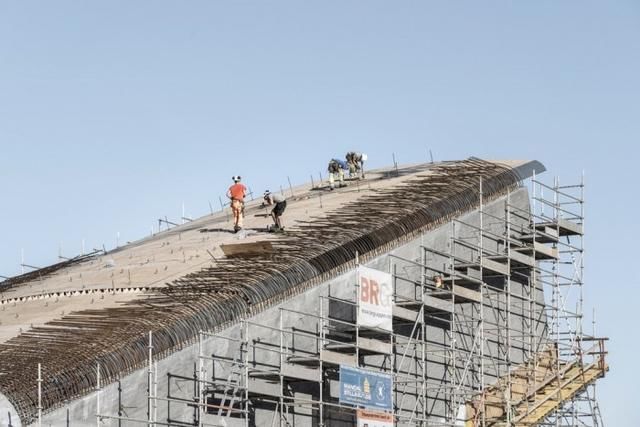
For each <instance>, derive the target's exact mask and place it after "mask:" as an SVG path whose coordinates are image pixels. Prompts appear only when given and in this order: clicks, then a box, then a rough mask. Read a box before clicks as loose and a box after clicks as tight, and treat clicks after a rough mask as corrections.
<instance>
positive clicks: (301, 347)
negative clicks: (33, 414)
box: [0, 189, 546, 427]
mask: <svg viewBox="0 0 640 427" xmlns="http://www.w3.org/2000/svg"><path fill="white" fill-rule="evenodd" d="M510 197H511V201H510V202H511V204H513V205H517V206H519V207H520V208H521V209H526V210H528V203H529V202H528V195H527V191H526V189H520V190H518V191H516V192H514V193H512V194H511V196H510ZM504 203H505V199H504V198H502V199H499V200H497V201H495V202H493V203H491V204H490V205H488V206H485V212H487V213H489V214H491V215H494V216H497V217H501V216H503V215H504V211H505V210H504V209H505V208H504V206H505V204H504ZM460 220H461V221H463V222H465V223H468V224H471V225H474V224H475V225H477V224H478V223H479V215H478V214H477V212H476V213H470V214H468V215H465V216H463V217H461V218H460ZM522 221H526V220H525V219H523V220H522ZM485 222H487V221H486V220H485ZM485 226H488V228H490V229H491V230H493V231H494V232H495V233H496V234H499V233H502V232H503V229H502V227H503V225H501V224H500V223H499V221H497V220H496V221H495V224H488V223H485ZM458 227H459V229H458V230H457V231H456V232H457V233H458V237H464V238H467V237H468V238H469V239H470V240H473V238H474V237H473V234H474V233H473V230H472V229H471V228H467V229H465V227H460V226H458ZM451 231H452V228H451V225H445V226H442V227H440V228H439V229H436V230H434V231H432V232H429V233H427V234H425V235H423V236H421V237H420V238H418V239H415V240H414V241H412V242H410V243H408V244H405V245H403V246H401V247H399V248H397V249H395V250H393V251H391V252H390V254H387V255H384V256H381V257H378V258H377V259H375V260H373V261H371V262H369V263H368V264H367V265H368V266H369V267H372V268H376V269H379V270H382V271H388V272H392V271H394V270H395V271H396V275H397V276H398V279H396V281H395V282H396V283H395V286H396V292H397V293H398V294H399V295H406V296H407V297H410V298H413V297H415V285H414V284H412V283H411V281H415V282H418V283H420V281H421V280H422V269H421V268H420V267H418V266H416V265H415V264H413V263H411V262H408V261H402V260H400V259H399V258H398V257H401V258H405V259H407V260H413V261H415V262H420V261H421V259H422V250H421V246H427V247H430V248H435V249H439V250H441V251H443V252H446V251H448V250H449V245H450V244H451V239H450V237H451ZM467 234H468V236H467ZM476 234H477V233H476ZM489 243H490V242H485V244H487V245H488V244H489ZM496 249H497V247H496ZM426 262H427V264H428V265H430V266H431V267H433V268H438V269H441V270H442V269H443V265H441V264H442V263H443V262H445V261H443V259H438V257H433V258H431V259H429V258H427V259H426ZM445 267H446V265H445ZM355 283H356V272H355V271H351V272H348V273H346V274H344V275H341V276H339V277H336V278H335V279H333V280H330V281H328V282H326V283H324V284H322V285H320V286H317V287H316V288H314V289H311V290H309V291H307V292H306V293H304V294H301V295H299V296H296V297H294V298H291V299H290V300H289V301H287V302H286V303H285V304H281V305H278V306H274V307H271V308H269V309H268V310H266V311H264V312H262V313H260V314H259V315H257V316H254V317H253V318H251V319H249V321H250V323H251V324H250V325H249V327H248V332H249V349H248V350H249V358H250V360H252V361H254V362H255V363H256V364H258V365H260V366H262V367H265V366H268V365H272V366H274V367H275V366H277V365H278V364H279V362H280V355H279V354H278V353H277V351H279V343H280V333H279V332H278V331H277V329H279V328H280V325H281V321H282V323H283V324H284V325H285V326H286V327H288V328H289V329H290V328H291V327H292V326H294V327H295V328H296V329H297V330H305V331H309V332H313V331H317V329H318V321H317V319H316V318H314V317H312V315H318V314H319V306H320V304H319V299H320V296H321V295H323V296H328V295H331V296H332V297H335V298H341V299H345V300H351V301H353V300H354V297H355V287H354V285H355ZM511 286H512V292H514V293H518V292H523V291H524V289H525V288H526V283H514V281H512V284H511ZM495 298H496V300H499V299H500V298H503V295H502V294H501V293H500V292H497V291H496V295H495ZM536 298H537V299H538V302H539V303H540V304H541V303H542V302H543V295H542V292H541V291H540V292H539V293H537V295H536ZM330 308H331V311H332V315H336V316H338V317H340V318H343V317H344V318H351V319H352V320H353V310H352V309H351V308H349V307H345V306H343V305H340V304H333V305H332V306H331V307H330ZM281 309H287V310H297V311H299V312H300V313H303V314H300V313H293V312H287V311H282V317H281ZM455 309H456V312H457V314H459V315H463V314H470V313H477V311H478V306H477V304H460V305H457V306H456V308H455ZM526 310H527V307H524V306H522V307H516V306H512V315H511V318H510V320H511V322H512V327H513V328H525V327H527V325H525V324H524V323H523V320H522V315H523V314H525V315H526V314H527V313H526ZM485 315H486V316H488V317H487V318H488V319H491V317H490V316H494V313H492V312H491V310H488V309H485ZM432 323H433V324H430V325H428V326H427V327H426V328H425V329H426V336H425V338H426V341H427V348H426V354H425V355H424V357H425V359H426V365H425V368H426V372H425V376H426V377H427V378H428V379H429V381H430V382H433V383H438V382H440V383H448V382H450V381H451V380H452V378H451V372H447V369H446V364H445V363H443V360H442V358H441V357H438V356H437V354H436V353H435V352H437V351H440V354H442V351H441V350H442V348H443V347H446V346H449V345H450V344H451V340H452V339H455V340H456V342H457V343H460V344H459V345H460V346H462V344H464V345H466V346H471V343H470V342H469V341H470V340H472V339H473V336H472V334H470V333H469V328H464V327H460V328H459V330H457V331H456V333H455V334H454V335H453V336H451V335H450V334H449V333H448V332H447V331H445V330H443V328H442V325H441V324H440V325H439V324H438V321H437V319H433V322H432ZM545 323H546V321H545V319H544V318H543V317H541V318H540V319H539V320H538V322H536V324H535V325H533V326H532V327H533V329H534V330H535V331H536V333H537V334H538V335H542V334H543V330H544V325H545ZM405 329H406V330H404V332H403V333H404V334H405V335H408V334H409V333H410V332H411V330H410V329H411V328H409V327H407V328H405ZM241 332H242V327H241V325H234V326H232V327H229V328H227V329H226V330H224V331H223V332H222V333H221V334H222V335H224V336H227V337H235V338H239V337H240V335H241ZM285 342H287V346H290V347H291V348H294V349H296V350H297V351H299V352H304V351H305V347H306V350H307V351H309V352H315V351H316V349H315V348H313V346H314V344H315V343H314V340H313V339H308V340H307V341H305V339H297V341H296V342H295V343H292V342H290V339H289V338H287V339H285ZM528 345H529V344H528V343H523V344H521V345H520V346H513V347H515V348H512V352H511V354H510V358H511V361H512V363H519V362H521V361H522V360H524V358H525V357H526V355H527V354H528V352H529V351H530V349H529V348H528ZM203 346H204V350H203V353H204V354H205V355H214V354H215V355H216V356H217V357H226V358H228V359H229V360H233V359H234V358H236V357H237V356H238V354H239V345H238V344H237V343H235V342H232V341H229V340H226V339H221V338H213V337H210V338H207V339H205V340H204V341H203ZM309 347H311V348H309ZM502 347H503V343H502V341H501V340H500V336H499V335H498V336H496V337H491V338H489V339H486V340H485V343H484V351H485V353H487V352H494V353H496V352H498V351H499V350H500V348H502ZM269 348H271V349H272V350H274V351H268V350H267V349H269ZM257 349H260V350H257ZM398 351H399V350H398V348H396V352H398ZM420 351H421V350H420ZM420 351H419V352H417V353H416V354H413V355H412V356H411V357H409V358H405V359H404V360H403V363H405V365H403V369H407V370H409V371H412V372H421V369H423V368H421V367H420V364H419V363H418V362H419V361H420V360H421V357H422V354H421V353H420ZM400 356H401V354H400V355H399V354H396V355H395V356H394V357H391V358H389V357H385V356H375V355H373V356H367V357H362V358H361V360H360V363H361V364H362V366H365V367H366V366H368V367H372V368H374V367H380V366H385V367H389V366H390V364H395V365H396V366H398V365H399V363H400V359H401V357H400ZM471 362H472V363H471V368H470V374H469V376H468V377H467V378H466V379H464V380H462V381H463V382H468V383H469V384H471V382H474V383H475V386H477V383H478V382H479V367H478V360H477V357H475V358H474V357H472V358H471ZM455 365H456V367H457V369H458V373H457V375H458V376H459V374H460V372H461V371H462V370H463V369H464V367H465V366H464V365H465V363H464V360H458V361H457V363H456V364H455ZM205 366H206V367H207V375H208V376H211V375H213V374H215V376H216V377H217V378H225V377H228V376H229V372H228V371H229V369H228V366H229V364H228V363H227V364H223V363H219V362H215V363H214V362H211V361H207V362H206V363H205ZM404 366H406V367H404ZM506 368H507V366H506V365H500V367H499V368H498V369H497V370H496V369H494V371H491V369H489V368H487V370H485V383H490V382H492V381H493V379H495V377H496V376H498V375H501V374H503V373H504V372H505V371H504V370H503V369H506ZM156 369H157V374H156V375H157V386H156V387H157V395H158V396H159V397H161V398H171V399H183V400H185V402H182V403H179V402H170V401H163V400H158V402H157V408H156V409H155V411H156V414H157V415H156V419H157V420H159V421H163V422H169V423H175V424H176V425H179V423H192V422H193V420H194V416H195V415H194V408H193V406H189V405H188V404H186V402H193V397H194V396H196V395H197V393H196V391H195V382H194V380H193V378H194V375H195V373H196V371H197V369H198V345H197V344H194V345H191V346H190V347H188V348H185V349H183V350H181V351H178V352H176V353H174V354H172V355H170V356H168V357H166V358H164V359H162V360H159V361H158V362H157V365H156ZM147 378H148V373H147V370H146V369H140V370H138V371H136V372H134V373H132V374H130V375H127V376H126V377H124V378H122V379H121V380H120V382H119V383H113V384H109V385H107V386H105V387H104V388H102V390H101V391H100V393H99V398H100V413H101V414H105V415H117V414H118V411H119V407H120V415H121V416H124V417H127V418H133V419H146V417H147V403H148V402H147V396H146V390H147ZM285 391H286V392H287V393H288V394H293V395H295V396H296V397H298V398H300V397H304V398H307V399H314V400H317V399H318V396H319V390H318V387H317V386H313V385H309V384H308V383H304V382H302V381H301V382H292V383H290V384H288V386H287V388H286V390H285ZM336 392H337V381H336V378H333V379H331V378H330V379H329V380H328V382H327V384H326V385H325V398H326V397H328V396H331V397H337V395H336ZM395 398H396V402H395V403H396V404H397V405H399V404H400V400H401V397H400V395H399V394H398V393H397V394H396V397H395ZM97 400H98V394H97V393H94V394H93V395H89V396H86V397H84V398H81V399H78V400H75V401H73V402H70V403H69V404H68V405H67V406H66V407H64V408H60V409H57V410H54V411H51V412H49V413H47V414H45V415H44V419H43V425H44V426H61V425H71V426H78V425H81V426H82V425H90V424H95V423H96V418H95V413H96V406H97ZM415 404H416V401H415V396H411V395H410V394H409V395H405V397H404V400H403V401H402V406H403V407H404V408H405V410H413V408H414V406H416V405H415ZM453 405H454V401H453V400H452V396H451V395H450V393H445V392H443V391H442V390H441V391H440V392H437V391H434V392H431V393H430V394H429V398H428V401H427V407H426V408H425V411H426V412H427V413H429V414H431V415H432V416H433V418H434V420H437V419H440V418H442V417H445V416H447V415H449V416H450V414H451V412H452V411H455V410H456V408H455V407H453ZM0 407H2V408H4V407H6V405H3V404H2V402H1V401H0ZM417 410H418V411H420V412H421V411H422V407H421V406H420V405H417ZM275 412H276V411H275V404H274V403H270V402H267V401H261V402H256V404H255V405H254V409H253V411H252V418H251V425H256V426H270V425H272V423H273V422H274V416H275V415H274V414H275ZM3 413H6V411H3ZM314 415H316V414H315V413H314V412H312V411H311V410H310V409H309V408H302V409H297V410H296V411H295V412H293V411H292V412H291V413H290V414H289V417H288V418H289V420H290V421H291V422H294V425H296V426H312V425H317V418H315V417H314ZM3 418H5V416H4V415H2V418H0V419H3ZM325 418H326V419H327V422H328V425H331V426H338V427H340V426H343V425H344V426H351V425H354V422H355V420H354V418H353V415H352V414H350V413H345V412H344V411H339V410H334V409H331V408H327V410H326V411H325ZM3 420H4V419H3ZM204 421H205V422H206V423H208V424H209V425H227V426H233V425H241V423H239V422H238V421H237V420H234V419H232V418H225V419H224V420H221V419H219V418H218V417H217V416H215V415H207V416H206V417H205V419H204ZM275 421H276V423H277V418H276V419H275ZM14 424H15V422H14ZM0 425H1V424H0ZM101 425H102V426H118V425H119V424H118V422H117V421H116V420H109V419H103V422H102V424H101ZM121 425H135V424H132V423H130V422H125V421H123V422H122V424H121ZM183 425H184V424H183ZM399 425H402V423H399Z"/></svg>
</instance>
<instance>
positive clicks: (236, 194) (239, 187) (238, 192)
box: [229, 183, 247, 200]
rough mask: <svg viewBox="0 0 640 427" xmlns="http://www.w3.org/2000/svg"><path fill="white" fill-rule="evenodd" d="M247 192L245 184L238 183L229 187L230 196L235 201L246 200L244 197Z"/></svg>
mask: <svg viewBox="0 0 640 427" xmlns="http://www.w3.org/2000/svg"><path fill="white" fill-rule="evenodd" d="M246 192H247V187H245V186H244V184H241V183H237V184H233V185H232V186H231V187H229V194H231V198H232V199H235V200H244V195H245V193H246Z"/></svg>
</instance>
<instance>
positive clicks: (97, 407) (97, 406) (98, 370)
mask: <svg viewBox="0 0 640 427" xmlns="http://www.w3.org/2000/svg"><path fill="white" fill-rule="evenodd" d="M96 426H98V427H99V426H100V362H98V363H96Z"/></svg>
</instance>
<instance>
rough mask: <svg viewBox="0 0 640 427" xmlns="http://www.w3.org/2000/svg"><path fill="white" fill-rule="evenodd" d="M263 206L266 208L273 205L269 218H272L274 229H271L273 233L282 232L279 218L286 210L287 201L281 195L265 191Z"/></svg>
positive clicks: (282, 228)
mask: <svg viewBox="0 0 640 427" xmlns="http://www.w3.org/2000/svg"><path fill="white" fill-rule="evenodd" d="M264 204H265V205H267V206H270V205H275V207H274V208H273V210H272V211H271V218H273V224H274V228H273V229H272V230H273V231H275V232H281V231H282V230H284V227H283V226H282V221H281V219H280V217H281V216H282V214H283V213H284V210H285V209H286V208H287V200H286V199H285V197H284V196H283V195H282V194H278V193H272V192H271V191H269V190H267V191H265V192H264Z"/></svg>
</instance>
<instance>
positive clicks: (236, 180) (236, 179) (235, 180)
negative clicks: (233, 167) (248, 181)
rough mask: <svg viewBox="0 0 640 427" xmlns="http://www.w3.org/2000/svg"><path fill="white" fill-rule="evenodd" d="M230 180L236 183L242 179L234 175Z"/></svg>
mask: <svg viewBox="0 0 640 427" xmlns="http://www.w3.org/2000/svg"><path fill="white" fill-rule="evenodd" d="M231 179H232V180H233V182H238V181H240V180H241V179H242V177H241V176H240V175H234V176H232V177H231Z"/></svg>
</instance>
